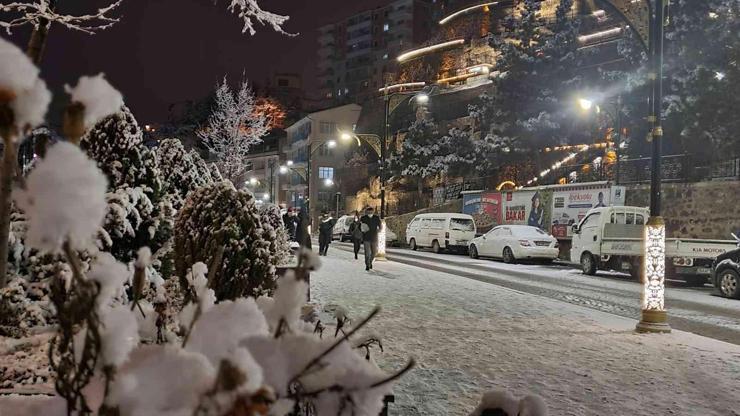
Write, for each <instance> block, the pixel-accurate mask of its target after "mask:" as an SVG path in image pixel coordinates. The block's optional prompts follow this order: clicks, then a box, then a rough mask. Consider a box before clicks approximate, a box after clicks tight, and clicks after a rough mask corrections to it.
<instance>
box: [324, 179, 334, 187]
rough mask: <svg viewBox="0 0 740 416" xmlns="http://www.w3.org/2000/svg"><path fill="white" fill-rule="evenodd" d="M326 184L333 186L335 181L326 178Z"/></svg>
mask: <svg viewBox="0 0 740 416" xmlns="http://www.w3.org/2000/svg"><path fill="white" fill-rule="evenodd" d="M324 185H326V186H332V185H334V181H333V180H331V179H329V178H326V179H324Z"/></svg>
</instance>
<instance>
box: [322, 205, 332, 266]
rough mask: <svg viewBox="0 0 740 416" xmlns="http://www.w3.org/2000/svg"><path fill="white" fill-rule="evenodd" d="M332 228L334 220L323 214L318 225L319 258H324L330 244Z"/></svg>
mask: <svg viewBox="0 0 740 416" xmlns="http://www.w3.org/2000/svg"><path fill="white" fill-rule="evenodd" d="M333 228H334V219H333V218H332V217H331V215H329V214H326V213H324V214H323V215H322V216H321V224H319V256H326V253H327V251H328V250H329V244H331V233H332V229H333Z"/></svg>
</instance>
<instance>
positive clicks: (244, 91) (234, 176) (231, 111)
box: [198, 77, 269, 186]
mask: <svg viewBox="0 0 740 416" xmlns="http://www.w3.org/2000/svg"><path fill="white" fill-rule="evenodd" d="M268 123H269V120H268V118H267V117H266V116H265V115H264V114H261V113H260V112H259V109H258V107H257V106H256V99H255V96H254V93H253V92H252V89H251V88H250V87H249V84H248V82H247V81H246V80H245V81H242V83H241V85H240V87H239V90H238V91H232V90H231V88H230V87H229V84H228V83H227V81H226V77H224V80H223V82H222V83H221V84H220V85H218V86H217V88H216V100H215V103H214V106H213V109H212V113H211V116H210V117H209V118H208V123H207V124H206V125H205V126H203V128H201V129H200V130H199V131H198V136H199V137H200V139H201V140H202V141H203V144H204V145H205V146H206V147H207V148H208V150H210V151H211V152H212V153H213V154H214V155H215V156H216V160H217V162H216V163H217V165H218V168H219V171H220V172H221V174H222V175H223V176H224V178H225V179H228V180H230V181H231V182H232V183H233V184H234V185H235V186H239V185H240V182H241V181H243V179H244V173H245V172H246V167H247V163H246V160H247V156H248V155H249V149H250V148H251V147H252V146H254V145H256V144H259V143H261V142H262V137H263V136H264V135H266V134H267V133H268V131H269V130H268Z"/></svg>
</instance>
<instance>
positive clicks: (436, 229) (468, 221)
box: [406, 213, 476, 253]
mask: <svg viewBox="0 0 740 416" xmlns="http://www.w3.org/2000/svg"><path fill="white" fill-rule="evenodd" d="M475 230H476V228H475V221H474V220H473V217H471V216H470V215H467V214H455V213H441V214H419V215H417V216H416V217H414V219H413V220H411V222H410V223H409V225H408V226H407V227H406V243H407V244H408V245H409V247H410V248H411V249H412V250H416V249H418V248H419V247H431V249H432V251H434V252H435V253H439V252H441V251H442V250H452V251H467V249H468V243H469V242H470V240H472V239H473V238H475Z"/></svg>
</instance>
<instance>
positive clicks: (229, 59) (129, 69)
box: [2, 0, 386, 124]
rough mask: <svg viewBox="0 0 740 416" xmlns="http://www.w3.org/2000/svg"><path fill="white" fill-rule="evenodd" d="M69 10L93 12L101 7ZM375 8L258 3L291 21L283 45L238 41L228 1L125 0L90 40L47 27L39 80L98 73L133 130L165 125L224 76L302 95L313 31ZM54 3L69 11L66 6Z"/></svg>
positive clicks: (21, 35)
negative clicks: (271, 83)
mask: <svg viewBox="0 0 740 416" xmlns="http://www.w3.org/2000/svg"><path fill="white" fill-rule="evenodd" d="M75 3H76V4H78V3H82V4H87V5H92V6H94V7H99V6H101V5H103V4H107V3H109V1H108V0H90V1H84V2H75ZM383 3H386V2H385V1H382V0H358V1H354V0H313V1H304V0H300V1H299V0H261V1H260V4H261V6H262V8H263V9H265V10H269V11H272V12H276V13H280V14H287V15H289V16H290V17H291V18H290V20H289V21H288V22H287V24H286V25H285V28H286V29H287V31H288V32H291V33H296V32H298V33H300V35H299V36H297V37H293V38H290V37H286V36H283V35H279V34H276V33H275V32H273V31H272V29H270V28H268V27H262V26H257V30H258V33H257V34H256V35H255V36H250V35H249V34H248V33H245V34H242V33H241V29H242V21H241V20H239V19H238V18H237V17H236V16H234V15H232V14H231V13H229V12H228V11H227V10H226V6H227V4H228V0H218V1H217V2H216V4H215V5H214V1H213V0H125V1H124V3H123V5H122V6H121V8H120V10H119V11H118V13H117V15H121V16H122V17H121V21H120V22H119V23H117V24H116V25H115V26H113V27H112V28H110V29H108V30H106V31H104V32H100V33H99V34H97V35H95V36H90V35H87V34H84V33H79V32H72V31H69V30H67V29H65V28H62V27H60V26H58V25H57V26H53V27H52V30H51V33H50V37H49V41H48V43H47V48H46V54H45V56H44V60H43V62H42V64H41V67H42V73H43V76H44V78H45V79H46V81H47V83H49V84H50V87H51V88H53V89H54V90H55V91H61V86H62V85H64V84H65V83H74V82H75V81H76V79H77V77H79V75H91V74H96V73H98V72H105V73H106V75H107V77H108V79H109V80H110V81H111V82H112V84H113V85H114V86H116V87H117V88H118V89H119V90H121V91H122V92H123V94H124V97H125V99H126V102H127V104H128V105H129V107H131V109H132V110H133V111H134V113H135V115H136V116H137V118H138V119H139V122H140V123H141V124H144V123H152V122H159V121H165V120H166V118H167V114H168V113H167V108H168V106H169V104H172V103H177V102H182V101H184V100H189V99H198V98H201V97H204V96H206V95H207V94H208V93H209V91H210V90H211V89H213V87H214V85H215V84H216V82H217V81H218V80H220V79H221V78H222V77H223V76H224V75H228V76H229V77H230V78H231V79H232V80H234V81H235V80H236V79H237V78H239V77H240V76H241V73H242V71H246V74H247V77H248V78H249V79H250V80H254V81H255V82H258V83H262V84H263V83H264V81H265V80H266V78H267V77H268V76H269V75H270V74H271V73H273V72H276V71H277V72H298V73H302V74H303V76H304V85H305V86H306V87H307V89H308V90H309V92H310V91H311V89H313V87H314V85H313V84H314V82H313V75H314V73H315V69H314V67H315V58H314V56H315V53H316V47H317V46H316V45H317V43H316V29H317V28H318V27H319V26H322V25H324V24H327V23H331V22H333V21H335V20H338V19H342V18H344V17H347V16H348V15H350V14H352V13H356V12H358V11H361V10H364V9H368V8H372V7H375V6H377V5H379V4H383ZM60 4H61V6H62V11H68V10H69V9H65V4H70V2H69V1H68V0H62V1H61V2H60ZM74 7H79V6H74ZM87 11H90V9H87ZM28 33H29V31H28V30H16V31H14V33H13V35H14V36H13V40H14V41H15V42H16V43H18V44H19V45H20V46H22V47H23V48H25V44H26V42H27V41H28ZM2 36H4V37H5V36H6V34H3V35H2Z"/></svg>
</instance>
